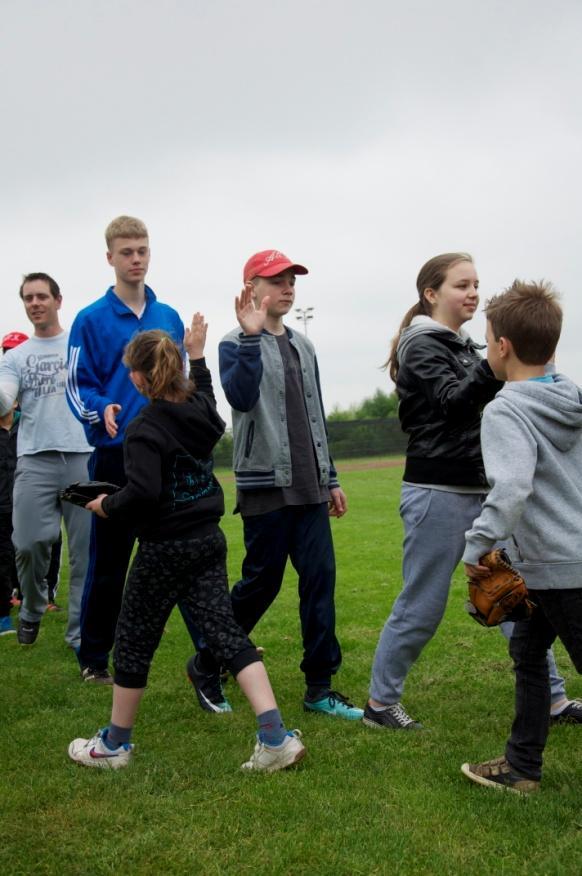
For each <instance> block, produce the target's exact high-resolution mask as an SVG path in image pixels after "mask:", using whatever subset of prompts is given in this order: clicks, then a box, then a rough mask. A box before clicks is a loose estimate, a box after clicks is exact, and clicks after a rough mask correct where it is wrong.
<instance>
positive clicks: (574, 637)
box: [461, 280, 582, 793]
mask: <svg viewBox="0 0 582 876" xmlns="http://www.w3.org/2000/svg"><path fill="white" fill-rule="evenodd" d="M485 313H486V316H487V335H486V337H487V361H488V362H489V364H490V366H491V368H492V370H493V372H494V374H495V376H496V377H497V378H498V379H499V380H504V381H506V384H505V386H504V387H503V389H502V390H501V391H500V392H498V393H497V395H496V397H495V399H494V400H493V401H492V402H490V404H489V405H488V406H487V407H486V409H485V412H484V414H483V421H482V426H481V446H482V451H483V460H484V463H485V471H486V475H487V480H488V482H489V485H490V487H491V490H490V492H489V494H488V496H487V499H486V500H485V502H484V503H483V507H482V510H481V514H480V515H479V517H478V518H477V520H475V522H474V523H473V527H472V528H471V529H470V530H469V531H468V532H467V533H466V542H467V543H466V550H465V553H464V555H463V561H464V563H465V570H466V572H467V575H468V576H469V577H470V578H482V577H486V576H487V575H488V574H490V572H489V570H488V569H487V568H486V567H484V566H482V565H481V564H480V558H481V557H482V556H483V555H484V554H486V553H487V552H488V551H489V550H490V549H491V548H492V547H493V545H494V544H495V543H496V542H499V541H506V540H508V541H509V553H510V555H511V558H512V561H513V563H514V565H515V567H516V568H517V569H518V570H519V572H520V573H521V574H522V575H523V577H524V579H525V582H526V584H527V586H528V589H529V591H530V598H531V599H532V601H533V602H534V603H535V606H536V607H535V609H534V611H533V614H532V616H531V618H530V619H528V620H524V621H518V622H517V623H516V625H515V629H514V632H513V636H512V639H511V644H510V654H511V656H512V659H513V661H514V668H515V676H516V705H515V718H514V721H513V726H512V729H511V735H510V738H509V740H508V742H507V745H506V748H505V754H504V755H503V756H501V757H497V758H494V759H493V760H490V761H486V762H485V763H478V764H469V763H465V764H463V765H462V767H461V770H462V772H463V773H464V775H465V776H467V778H468V779H470V780H471V781H473V782H476V783H477V784H480V785H484V786H486V787H490V788H501V789H503V788H505V789H508V790H511V791H514V792H517V793H529V792H531V791H537V790H538V789H539V785H540V779H541V772H542V755H543V751H544V747H545V744H546V739H547V735H548V729H549V721H550V716H549V706H550V684H549V679H548V666H547V661H546V651H547V649H548V648H549V647H550V645H552V643H553V642H554V640H555V639H556V638H559V639H560V640H561V641H562V643H563V644H564V646H565V648H566V650H567V651H568V654H569V655H570V657H571V659H572V662H573V663H574V666H575V667H576V669H577V670H578V672H582V487H581V484H580V472H581V471H582V393H581V391H580V390H579V389H578V387H577V386H576V385H575V384H574V383H572V381H570V380H569V379H568V378H567V377H564V376H563V375H561V374H548V373H546V370H547V369H546V367H545V363H547V362H549V361H550V360H552V359H553V356H554V353H555V349H556V345H557V343H558V339H559V337H560V331H561V326H562V310H561V307H560V305H559V303H558V301H557V296H556V294H555V292H554V291H553V289H552V287H551V286H550V285H549V284H547V283H531V284H526V283H522V282H520V281H518V280H516V281H515V282H514V283H513V285H512V286H511V287H510V288H509V289H508V290H506V291H505V292H504V293H503V294H501V295H497V296H495V297H494V298H492V299H491V300H490V301H489V302H488V303H487V306H486V308H485Z"/></svg>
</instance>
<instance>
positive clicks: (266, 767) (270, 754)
mask: <svg viewBox="0 0 582 876" xmlns="http://www.w3.org/2000/svg"><path fill="white" fill-rule="evenodd" d="M305 754H306V751H305V746H304V745H303V743H302V742H301V731H300V730H290V731H289V732H288V733H287V736H286V737H285V739H284V741H283V742H282V743H281V745H265V743H264V742H260V740H258V739H257V744H256V745H255V750H254V751H253V753H252V754H251V756H250V758H249V760H247V761H246V763H243V765H242V766H241V769H243V770H248V771H251V770H252V771H253V772H260V773H274V772H276V771H277V770H285V769H287V767H291V766H295V764H296V763H299V761H300V760H303V758H304V757H305Z"/></svg>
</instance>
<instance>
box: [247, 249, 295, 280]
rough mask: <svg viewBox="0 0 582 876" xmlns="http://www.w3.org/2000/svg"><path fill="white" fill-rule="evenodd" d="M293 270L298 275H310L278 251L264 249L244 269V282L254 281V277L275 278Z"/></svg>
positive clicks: (252, 257) (251, 258)
mask: <svg viewBox="0 0 582 876" xmlns="http://www.w3.org/2000/svg"><path fill="white" fill-rule="evenodd" d="M287 270H291V271H294V272H295V273H296V274H308V273H309V271H308V270H307V268H304V267H303V265H296V264H295V263H294V262H292V261H291V259H288V258H287V256H286V255H283V253H282V252H279V250H278V249H264V250H263V251H262V252H256V253H255V254H254V256H251V257H250V259H249V260H248V262H247V263H246V265H245V266H244V269H243V280H244V282H245V283H246V282H247V280H252V279H253V278H254V277H275V276H276V275H277V274H281V273H282V272H283V271H287Z"/></svg>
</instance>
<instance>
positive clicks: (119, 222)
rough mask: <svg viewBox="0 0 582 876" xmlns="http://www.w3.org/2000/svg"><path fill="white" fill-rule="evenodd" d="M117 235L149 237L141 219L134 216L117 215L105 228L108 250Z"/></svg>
mask: <svg viewBox="0 0 582 876" xmlns="http://www.w3.org/2000/svg"><path fill="white" fill-rule="evenodd" d="M117 237H127V238H137V237H149V234H148V230H147V228H146V227H145V225H144V223H143V222H142V221H141V219H136V218H135V216H117V218H116V219H112V221H111V222H110V223H109V225H108V226H107V228H106V229H105V241H106V243H107V249H108V250H109V251H110V252H111V246H112V244H113V241H114V240H115V239H116V238H117Z"/></svg>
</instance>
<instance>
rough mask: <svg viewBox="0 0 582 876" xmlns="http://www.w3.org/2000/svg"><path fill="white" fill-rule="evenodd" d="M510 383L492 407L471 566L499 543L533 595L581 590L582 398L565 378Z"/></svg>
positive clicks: (468, 553)
mask: <svg viewBox="0 0 582 876" xmlns="http://www.w3.org/2000/svg"><path fill="white" fill-rule="evenodd" d="M553 381H554V382H553V383H543V382H538V381H531V380H520V381H512V382H511V383H507V384H506V385H505V386H504V387H503V389H502V390H501V391H500V392H498V393H497V395H496V396H495V398H494V399H493V401H492V402H490V403H489V405H487V407H486V408H485V412H484V414H483V420H482V424H481V448H482V452H483V460H484V463H485V472H486V475H487V480H488V482H489V485H490V487H491V490H490V492H489V494H488V496H487V499H486V500H485V502H484V503H483V507H482V510H481V514H480V516H479V517H478V518H477V520H475V522H474V523H473V526H472V528H471V529H470V530H469V531H468V532H467V533H466V539H467V545H466V549H465V553H464V555H463V561H464V562H466V563H471V564H477V563H478V562H479V558H480V557H481V556H483V554H485V553H487V551H489V550H491V548H492V547H493V545H494V544H495V543H496V542H498V541H505V540H506V539H507V540H509V553H510V555H511V558H512V560H513V562H514V564H515V566H516V568H517V569H519V571H520V572H521V574H522V575H523V577H524V579H525V581H526V584H527V586H528V587H529V588H531V589H532V590H536V589H538V590H540V589H544V590H545V589H566V588H574V587H582V393H581V391H580V390H579V389H578V387H577V386H576V385H575V384H574V383H572V381H571V380H569V379H568V378H567V377H564V376H563V375H560V374H555V375H553Z"/></svg>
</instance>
